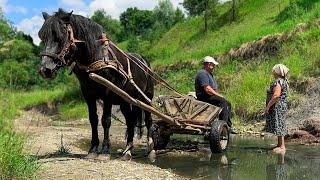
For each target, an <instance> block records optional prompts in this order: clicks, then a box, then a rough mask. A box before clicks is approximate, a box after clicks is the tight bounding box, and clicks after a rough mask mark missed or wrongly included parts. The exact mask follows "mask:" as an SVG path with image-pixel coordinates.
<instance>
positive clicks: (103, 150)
mask: <svg viewBox="0 0 320 180" xmlns="http://www.w3.org/2000/svg"><path fill="white" fill-rule="evenodd" d="M100 154H109V149H107V148H105V149H102V150H101V151H100Z"/></svg>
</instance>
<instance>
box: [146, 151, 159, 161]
mask: <svg viewBox="0 0 320 180" xmlns="http://www.w3.org/2000/svg"><path fill="white" fill-rule="evenodd" d="M148 158H149V160H150V161H151V162H155V161H156V158H157V154H156V151H155V150H152V151H150V153H149V155H148Z"/></svg>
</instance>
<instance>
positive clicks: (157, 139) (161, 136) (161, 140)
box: [151, 123, 170, 150]
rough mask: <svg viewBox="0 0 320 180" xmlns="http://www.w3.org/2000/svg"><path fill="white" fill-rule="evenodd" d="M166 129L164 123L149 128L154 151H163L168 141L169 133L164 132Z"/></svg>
mask: <svg viewBox="0 0 320 180" xmlns="http://www.w3.org/2000/svg"><path fill="white" fill-rule="evenodd" d="M166 130H167V127H166V124H164V123H157V124H153V125H152V126H151V137H152V140H153V143H154V149H155V150H161V149H165V148H166V146H167V144H168V143H169V141H170V133H168V132H166Z"/></svg>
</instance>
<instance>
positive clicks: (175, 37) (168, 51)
mask: <svg viewBox="0 0 320 180" xmlns="http://www.w3.org/2000/svg"><path fill="white" fill-rule="evenodd" d="M242 2H243V3H242V5H241V7H240V8H239V14H240V15H239V20H238V21H237V22H233V23H226V24H224V25H223V26H221V27H217V26H215V25H212V27H211V30H210V31H209V32H208V33H207V34H204V33H203V30H202V29H203V28H202V26H203V25H202V24H203V18H202V17H196V18H192V19H189V20H188V21H186V22H185V23H182V24H178V25H176V26H175V27H174V28H172V29H171V30H170V31H169V32H167V33H166V34H165V35H164V37H163V38H162V39H161V40H160V41H159V42H158V43H157V44H155V45H154V46H153V47H152V48H151V49H150V50H148V51H147V52H145V54H146V55H147V56H149V57H152V58H153V59H154V61H153V64H152V65H153V66H154V67H157V66H165V65H168V64H172V63H174V62H176V61H192V60H200V59H201V58H203V57H204V56H206V55H213V56H216V55H220V54H222V53H224V52H226V51H228V50H229V49H231V48H234V47H237V46H240V45H241V44H242V43H245V42H249V41H253V40H256V39H258V38H260V37H262V36H265V35H268V34H275V33H279V32H283V31H285V30H288V29H292V28H293V27H294V26H295V25H296V24H298V23H300V22H307V21H310V20H312V19H315V18H318V17H319V11H320V5H319V3H316V4H315V5H314V6H313V9H312V10H310V11H308V12H307V13H304V14H303V15H302V16H299V18H295V19H288V20H286V21H284V22H282V23H280V24H279V23H278V22H276V21H275V19H276V18H277V16H278V14H279V13H280V12H282V11H283V10H284V9H285V8H286V7H287V5H288V4H289V0H283V1H276V0H268V1H265V0H246V1H242ZM224 6H229V5H228V4H225V5H223V6H222V7H223V8H225V7H224ZM223 12H224V11H222V12H221V13H223ZM226 21H227V20H226Z"/></svg>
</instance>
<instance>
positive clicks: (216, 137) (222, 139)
mask: <svg viewBox="0 0 320 180" xmlns="http://www.w3.org/2000/svg"><path fill="white" fill-rule="evenodd" d="M229 138H230V132H229V127H228V124H227V123H226V122H225V121H221V120H214V121H213V123H212V126H211V131H210V136H209V143H210V149H211V152H213V153H222V152H225V151H227V149H228V145H229V140H230V139H229Z"/></svg>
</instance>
